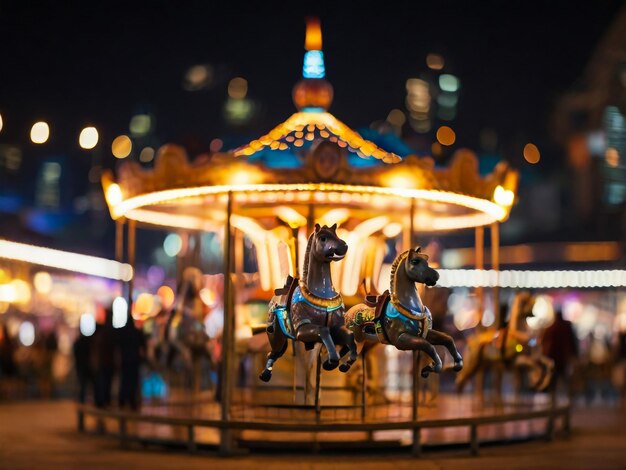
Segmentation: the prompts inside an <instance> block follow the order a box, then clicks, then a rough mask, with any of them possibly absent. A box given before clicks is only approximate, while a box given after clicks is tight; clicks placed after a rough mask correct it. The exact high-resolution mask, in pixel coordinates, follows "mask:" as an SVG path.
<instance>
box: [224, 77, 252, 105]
mask: <svg viewBox="0 0 626 470" xmlns="http://www.w3.org/2000/svg"><path fill="white" fill-rule="evenodd" d="M247 94H248V81H247V80H246V79H245V78H241V77H235V78H233V79H232V80H231V81H230V82H228V96H230V97H231V98H232V99H234V100H241V99H243V98H245V97H246V95H247Z"/></svg>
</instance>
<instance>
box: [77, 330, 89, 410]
mask: <svg viewBox="0 0 626 470" xmlns="http://www.w3.org/2000/svg"><path fill="white" fill-rule="evenodd" d="M92 345H93V336H85V335H84V334H82V333H79V334H78V338H76V341H75V342H74V346H73V351H74V367H75V368H76V376H77V377H78V401H79V402H80V403H85V401H86V400H87V394H88V393H89V388H90V387H92V386H93V385H94V371H93V360H92V353H93V351H92V349H93V348H92Z"/></svg>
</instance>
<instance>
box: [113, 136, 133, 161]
mask: <svg viewBox="0 0 626 470" xmlns="http://www.w3.org/2000/svg"><path fill="white" fill-rule="evenodd" d="M132 150H133V141H132V140H130V137H128V136H127V135H120V136H117V137H116V138H115V140H113V143H112V144H111V153H112V154H113V156H114V157H115V158H126V157H128V156H129V155H130V152H132Z"/></svg>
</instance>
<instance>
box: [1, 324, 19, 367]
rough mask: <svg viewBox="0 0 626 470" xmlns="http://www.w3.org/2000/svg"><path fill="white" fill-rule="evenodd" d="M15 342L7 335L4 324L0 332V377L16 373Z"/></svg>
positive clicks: (7, 331)
mask: <svg viewBox="0 0 626 470" xmlns="http://www.w3.org/2000/svg"><path fill="white" fill-rule="evenodd" d="M14 354H15V342H14V341H13V339H12V338H11V337H10V336H9V330H8V329H7V326H6V325H2V331H1V332H0V377H3V378H5V377H14V376H15V375H16V374H17V366H16V365H15V355H14Z"/></svg>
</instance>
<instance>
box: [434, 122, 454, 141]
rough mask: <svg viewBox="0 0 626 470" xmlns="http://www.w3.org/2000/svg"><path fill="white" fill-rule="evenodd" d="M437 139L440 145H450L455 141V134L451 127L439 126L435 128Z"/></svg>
mask: <svg viewBox="0 0 626 470" xmlns="http://www.w3.org/2000/svg"><path fill="white" fill-rule="evenodd" d="M437 140H438V141H439V143H440V144H441V145H452V144H454V142H455V141H456V134H455V133H454V131H453V130H452V128H451V127H448V126H441V127H440V128H439V129H437Z"/></svg>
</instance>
